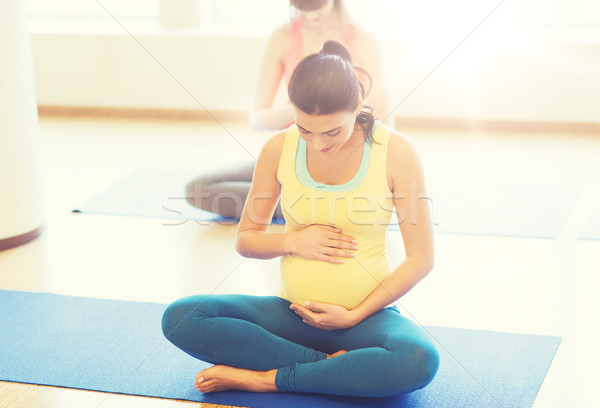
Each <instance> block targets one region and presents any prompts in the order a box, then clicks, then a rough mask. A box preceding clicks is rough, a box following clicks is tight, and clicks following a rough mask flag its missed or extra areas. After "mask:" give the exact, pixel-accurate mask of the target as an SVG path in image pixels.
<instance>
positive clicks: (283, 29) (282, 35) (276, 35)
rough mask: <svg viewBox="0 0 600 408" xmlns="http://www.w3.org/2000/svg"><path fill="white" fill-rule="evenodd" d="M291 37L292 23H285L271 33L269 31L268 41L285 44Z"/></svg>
mask: <svg viewBox="0 0 600 408" xmlns="http://www.w3.org/2000/svg"><path fill="white" fill-rule="evenodd" d="M291 35H292V23H291V22H289V23H285V24H282V25H280V26H279V27H276V28H275V29H274V30H273V31H271V36H270V39H271V41H275V42H277V43H281V44H286V43H289V41H290V37H291Z"/></svg>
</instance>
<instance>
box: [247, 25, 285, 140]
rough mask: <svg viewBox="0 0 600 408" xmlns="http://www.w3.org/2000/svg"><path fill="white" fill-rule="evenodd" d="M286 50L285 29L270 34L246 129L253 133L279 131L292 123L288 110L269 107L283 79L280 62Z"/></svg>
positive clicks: (281, 63) (283, 107) (282, 107)
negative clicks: (249, 127) (248, 128)
mask: <svg viewBox="0 0 600 408" xmlns="http://www.w3.org/2000/svg"><path fill="white" fill-rule="evenodd" d="M288 48H289V28H287V27H286V26H284V27H281V28H278V29H276V30H275V31H273V33H272V34H271V37H270V38H269V41H268V44H267V48H266V50H265V54H264V57H263V62H262V66H261V68H260V74H259V77H258V83H257V88H256V94H255V98H254V106H253V107H252V110H251V111H250V125H251V126H252V127H253V128H254V129H256V130H277V129H283V128H284V127H286V126H287V125H289V124H290V123H291V122H293V121H294V115H293V112H292V108H291V106H289V105H288V106H281V107H273V101H274V100H275V95H276V94H277V90H278V88H279V83H280V82H281V77H282V76H283V61H284V58H285V55H286V54H287V49H288Z"/></svg>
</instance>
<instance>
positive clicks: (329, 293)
mask: <svg viewBox="0 0 600 408" xmlns="http://www.w3.org/2000/svg"><path fill="white" fill-rule="evenodd" d="M389 274H390V268H389V264H388V262H387V259H386V257H385V256H383V257H378V259H377V260H376V261H370V262H369V261H368V260H367V259H361V257H360V256H358V254H357V257H356V258H344V263H343V264H330V263H327V262H323V261H315V260H310V259H305V258H302V257H299V256H295V255H287V256H284V257H282V258H281V296H282V297H284V298H286V299H287V300H289V301H290V302H292V303H299V304H303V303H304V302H305V301H307V300H314V301H317V302H323V303H332V304H336V305H341V306H344V307H345V308H347V309H352V308H354V307H355V306H357V305H358V304H360V303H361V302H362V301H363V300H364V299H365V298H366V297H367V296H369V294H370V293H371V292H372V291H373V290H374V289H375V288H376V287H377V286H378V285H379V283H381V282H382V281H383V280H384V279H385V278H386V277H387V276H388V275H389Z"/></svg>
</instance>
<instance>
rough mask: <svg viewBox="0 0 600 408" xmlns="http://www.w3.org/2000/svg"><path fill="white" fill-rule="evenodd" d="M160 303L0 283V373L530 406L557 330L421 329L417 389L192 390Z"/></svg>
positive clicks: (183, 393)
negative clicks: (431, 361)
mask: <svg viewBox="0 0 600 408" xmlns="http://www.w3.org/2000/svg"><path fill="white" fill-rule="evenodd" d="M164 308H165V306H164V305H161V304H154V303H140V302H129V301H118V300H105V299H91V298H81V297H72V296H61V295H53V294H45V293H29V292H18V291H5V290H0V310H2V315H1V317H0V380H2V381H14V382H21V383H30V384H41V385H51V386H59V387H68V388H79V389H86V390H95V391H103V392H110V393H122V394H131V395H142V396H150V397H160V398H172V399H181V400H189V401H200V402H209V403H215V404H226V405H235V406H242V407H256V408H259V407H260V408H271V407H273V408H275V407H286V408H287V407H289V408H308V407H311V408H312V407H320V408H351V407H377V408H392V407H393V408H405V407H406V408H408V407H410V408H418V407H422V408H431V407H436V408H437V407H453V408H458V407H461V408H462V407H470V408H478V407H481V408H490V407H502V408H508V407H510V408H513V407H514V408H521V407H531V406H532V404H533V402H534V400H535V397H536V395H537V392H538V390H539V387H540V385H541V384H542V381H543V379H544V376H545V375H546V372H547V370H548V368H549V366H550V363H551V362H552V359H553V357H554V354H555V352H556V350H557V348H558V345H559V343H560V338H557V337H549V336H537V335H527V334H511V333H502V332H492V331H480V330H465V329H456V328H443V327H426V329H427V331H428V332H429V333H430V334H431V335H432V337H433V338H434V339H435V340H436V341H437V342H438V343H439V344H438V346H439V349H440V354H441V364H440V369H439V372H438V374H437V376H436V377H435V379H434V380H433V381H432V382H431V384H429V385H428V386H427V387H425V388H424V389H422V390H418V391H415V392H413V393H410V394H406V395H402V396H398V397H394V398H383V399H368V398H343V397H332V396H323V395H317V394H291V393H290V394H287V393H285V394H284V393H282V394H278V393H263V394H255V393H247V392H218V393H212V394H202V393H199V392H198V391H196V389H195V388H194V386H193V380H194V377H195V375H196V374H197V373H198V372H199V371H200V370H202V369H204V368H207V367H208V366H209V364H207V363H204V362H202V361H198V360H196V359H194V358H192V357H190V356H188V355H187V354H185V353H183V352H182V351H180V350H178V349H177V348H175V347H174V346H172V345H171V344H170V343H169V342H167V341H166V340H164V338H163V336H162V333H161V328H160V321H161V316H162V312H163V310H164Z"/></svg>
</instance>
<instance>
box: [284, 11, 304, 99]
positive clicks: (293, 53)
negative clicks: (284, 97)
mask: <svg viewBox="0 0 600 408" xmlns="http://www.w3.org/2000/svg"><path fill="white" fill-rule="evenodd" d="M302 58H303V55H302V20H301V18H300V17H298V18H296V19H295V20H294V21H293V23H292V26H291V31H290V48H289V50H288V54H287V57H286V59H285V65H284V67H283V78H284V80H285V87H286V89H287V86H288V84H289V83H290V78H291V77H292V72H294V69H295V68H296V65H298V63H299V62H300V61H301V60H302Z"/></svg>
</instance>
